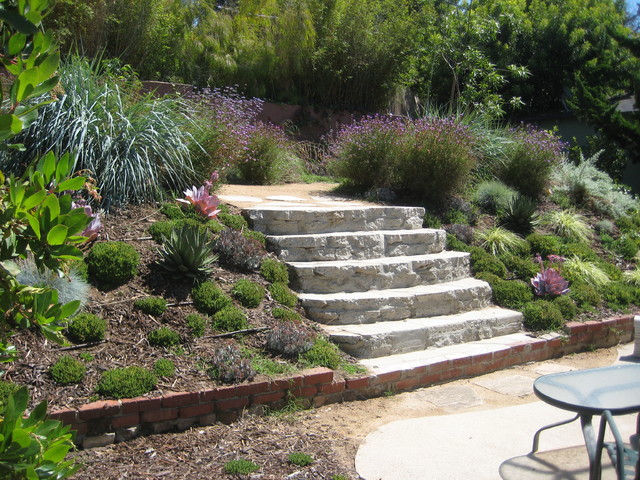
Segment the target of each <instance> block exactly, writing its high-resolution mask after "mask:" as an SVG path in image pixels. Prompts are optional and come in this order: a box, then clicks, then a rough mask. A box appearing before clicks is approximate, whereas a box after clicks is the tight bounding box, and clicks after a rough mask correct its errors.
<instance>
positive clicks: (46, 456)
mask: <svg viewBox="0 0 640 480" xmlns="http://www.w3.org/2000/svg"><path fill="white" fill-rule="evenodd" d="M28 402H29V394H28V391H27V388H26V387H22V388H20V389H19V390H18V391H16V392H15V393H13V395H12V396H10V397H9V400H8V401H7V405H6V407H5V408H4V409H3V412H2V413H3V418H2V422H0V439H1V440H0V476H1V477H3V478H11V479H19V478H28V479H32V478H34V479H38V478H56V479H63V478H69V477H71V476H72V475H73V474H74V473H75V472H76V471H77V470H78V469H79V468H80V465H79V464H76V463H75V461H74V460H67V461H65V457H66V456H67V454H68V453H69V452H70V451H71V450H72V449H73V448H74V444H73V439H74V436H75V434H74V432H70V431H69V426H67V425H63V424H62V422H59V421H57V420H50V419H47V416H46V414H47V402H42V403H40V404H38V406H36V407H35V408H34V409H33V410H32V411H31V414H30V415H29V416H28V417H27V416H25V415H26V410H27V404H28Z"/></svg>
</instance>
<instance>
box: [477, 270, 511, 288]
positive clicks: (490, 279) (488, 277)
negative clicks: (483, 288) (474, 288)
mask: <svg viewBox="0 0 640 480" xmlns="http://www.w3.org/2000/svg"><path fill="white" fill-rule="evenodd" d="M475 278H477V279H478V280H484V281H485V282H487V283H489V284H490V285H491V288H493V285H494V284H496V283H500V282H503V281H504V279H502V278H500V277H498V276H497V275H494V274H493V273H489V272H480V273H478V274H477V275H475Z"/></svg>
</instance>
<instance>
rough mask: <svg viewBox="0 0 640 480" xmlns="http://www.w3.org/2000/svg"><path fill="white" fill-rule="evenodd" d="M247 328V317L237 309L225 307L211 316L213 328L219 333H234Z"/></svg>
mask: <svg viewBox="0 0 640 480" xmlns="http://www.w3.org/2000/svg"><path fill="white" fill-rule="evenodd" d="M248 327H249V322H248V321H247V316H246V315H245V314H244V312H243V311H242V310H240V309H239V308H237V307H225V308H223V309H222V310H220V311H219V312H216V313H215V314H214V315H213V328H215V329H216V330H217V331H219V332H235V331H238V330H244V329H246V328H248Z"/></svg>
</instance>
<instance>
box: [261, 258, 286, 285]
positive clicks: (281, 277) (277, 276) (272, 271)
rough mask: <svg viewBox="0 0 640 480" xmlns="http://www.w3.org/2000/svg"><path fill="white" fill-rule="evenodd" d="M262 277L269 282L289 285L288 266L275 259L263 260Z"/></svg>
mask: <svg viewBox="0 0 640 480" xmlns="http://www.w3.org/2000/svg"><path fill="white" fill-rule="evenodd" d="M260 275H262V276H263V277H264V278H265V280H266V281H267V282H271V283H275V282H282V283H284V284H287V285H288V284H289V270H288V268H287V266H286V265H285V264H284V263H282V262H280V261H279V260H276V259H275V258H271V257H267V258H265V259H264V260H262V263H261V264H260Z"/></svg>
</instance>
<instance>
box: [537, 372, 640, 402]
mask: <svg viewBox="0 0 640 480" xmlns="http://www.w3.org/2000/svg"><path fill="white" fill-rule="evenodd" d="M533 391H534V392H535V394H536V395H537V396H538V397H539V398H540V399H541V400H543V401H545V402H546V403H549V404H551V405H554V406H556V407H558V408H562V409H564V410H570V411H572V412H577V413H581V414H592V415H600V414H601V413H602V412H603V411H604V410H610V411H611V413H612V414H613V415H624V414H627V413H633V412H639V411H640V364H637V363H630V364H624V365H614V366H610V367H602V368H591V369H588V370H572V371H569V372H562V373H552V374H549V375H543V376H542V377H539V378H538V379H536V381H535V382H534V383H533Z"/></svg>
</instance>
